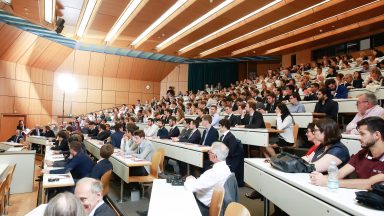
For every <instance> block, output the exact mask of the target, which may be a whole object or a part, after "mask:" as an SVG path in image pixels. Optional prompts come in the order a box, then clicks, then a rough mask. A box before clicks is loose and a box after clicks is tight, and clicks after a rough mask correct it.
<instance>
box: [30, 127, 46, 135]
mask: <svg viewBox="0 0 384 216" xmlns="http://www.w3.org/2000/svg"><path fill="white" fill-rule="evenodd" d="M29 135H31V136H42V135H43V129H41V128H40V125H38V124H37V125H36V126H35V128H34V129H33V130H32V131H31V132H30V133H29Z"/></svg>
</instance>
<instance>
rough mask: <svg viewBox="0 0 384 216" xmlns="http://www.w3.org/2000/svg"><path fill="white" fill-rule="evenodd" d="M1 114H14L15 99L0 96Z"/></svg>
mask: <svg viewBox="0 0 384 216" xmlns="http://www.w3.org/2000/svg"><path fill="white" fill-rule="evenodd" d="M0 101H1V103H0V113H13V105H14V103H15V97H9V96H0Z"/></svg>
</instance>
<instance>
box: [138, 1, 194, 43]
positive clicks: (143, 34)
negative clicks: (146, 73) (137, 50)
mask: <svg viewBox="0 0 384 216" xmlns="http://www.w3.org/2000/svg"><path fill="white" fill-rule="evenodd" d="M186 2H187V0H178V1H177V2H176V3H175V4H174V5H172V7H170V8H169V9H168V10H167V11H166V12H165V13H164V14H163V15H161V16H160V17H159V18H158V19H157V20H156V21H155V22H154V23H152V25H150V26H149V27H148V28H147V29H146V30H145V31H144V32H143V33H141V34H140V35H139V36H138V37H137V38H136V39H135V40H134V41H133V42H132V43H131V45H132V46H139V44H141V43H142V40H143V39H144V38H145V37H146V36H147V35H148V34H149V33H151V32H152V31H153V30H154V29H155V28H156V27H157V26H159V25H160V24H161V23H162V22H164V21H165V20H166V19H167V18H168V17H169V16H171V15H172V14H173V13H174V12H175V11H176V10H177V9H179V8H180V7H181V6H183V5H184V4H185V3H186Z"/></svg>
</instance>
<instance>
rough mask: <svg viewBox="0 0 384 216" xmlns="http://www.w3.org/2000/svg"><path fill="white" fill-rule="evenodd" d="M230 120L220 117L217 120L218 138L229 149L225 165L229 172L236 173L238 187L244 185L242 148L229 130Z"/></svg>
mask: <svg viewBox="0 0 384 216" xmlns="http://www.w3.org/2000/svg"><path fill="white" fill-rule="evenodd" d="M229 129H230V122H229V120H228V119H221V120H220V121H219V131H220V134H221V136H220V138H219V141H220V142H223V143H224V144H225V145H226V146H227V147H228V149H229V153H228V156H227V159H226V161H227V165H228V166H229V169H230V170H231V172H234V173H235V175H236V180H237V184H238V185H239V187H242V186H244V149H243V145H242V144H241V142H240V141H237V140H236V137H235V136H234V135H233V134H232V133H231V132H230V131H229Z"/></svg>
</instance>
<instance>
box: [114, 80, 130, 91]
mask: <svg viewBox="0 0 384 216" xmlns="http://www.w3.org/2000/svg"><path fill="white" fill-rule="evenodd" d="M116 90H117V91H129V80H128V79H120V78H116Z"/></svg>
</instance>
